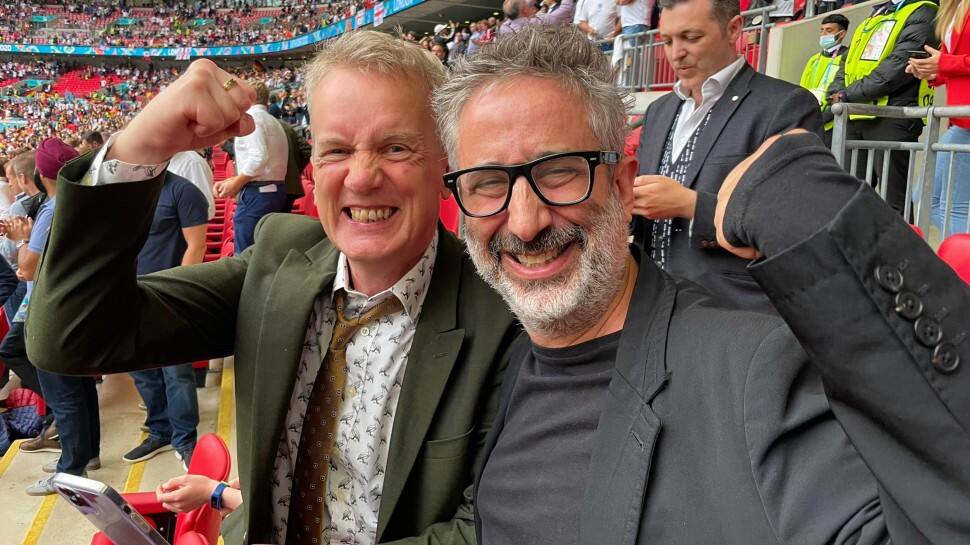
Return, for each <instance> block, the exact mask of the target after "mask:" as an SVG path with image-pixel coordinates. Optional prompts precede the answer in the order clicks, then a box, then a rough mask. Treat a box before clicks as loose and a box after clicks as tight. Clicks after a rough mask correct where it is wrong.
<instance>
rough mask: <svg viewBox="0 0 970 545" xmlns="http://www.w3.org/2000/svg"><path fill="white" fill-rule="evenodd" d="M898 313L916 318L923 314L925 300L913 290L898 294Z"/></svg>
mask: <svg viewBox="0 0 970 545" xmlns="http://www.w3.org/2000/svg"><path fill="white" fill-rule="evenodd" d="M896 313H897V314H899V315H900V316H902V317H903V318H906V319H907V320H915V319H917V318H919V315H920V314H923V300H922V299H920V298H919V296H917V295H916V294H915V293H913V292H911V291H904V292H900V293H899V294H897V295H896Z"/></svg>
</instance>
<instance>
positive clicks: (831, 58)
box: [799, 13, 849, 148]
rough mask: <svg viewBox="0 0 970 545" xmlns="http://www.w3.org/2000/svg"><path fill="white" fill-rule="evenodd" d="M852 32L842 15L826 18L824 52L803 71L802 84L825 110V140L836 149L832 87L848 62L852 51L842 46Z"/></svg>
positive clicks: (821, 32) (821, 42)
mask: <svg viewBox="0 0 970 545" xmlns="http://www.w3.org/2000/svg"><path fill="white" fill-rule="evenodd" d="M848 32H849V20H848V19H847V18H846V17H845V16H844V15H842V14H840V13H833V14H831V15H826V16H825V18H824V19H822V27H821V29H820V30H819V37H818V45H819V46H820V47H821V48H822V49H821V51H819V52H818V53H816V54H814V55H812V56H811V57H809V59H808V62H807V63H805V69H804V70H803V71H802V79H801V81H800V83H799V85H801V86H802V87H804V88H806V89H808V90H809V91H811V93H812V94H813V95H815V98H817V99H818V102H819V104H820V105H821V108H822V122H823V123H825V133H824V134H823V140H824V141H825V145H826V146H827V147H830V148H831V147H832V126H833V125H834V124H835V123H834V121H833V119H834V117H835V116H834V115H833V114H832V107H831V105H830V104H829V94H828V90H829V85H831V84H832V81H833V80H834V79H835V74H836V73H837V72H838V71H839V68H840V67H841V66H842V62H843V61H844V60H845V54H846V53H848V52H849V48H848V47H846V46H845V45H842V40H844V39H845V38H846V36H847V35H848Z"/></svg>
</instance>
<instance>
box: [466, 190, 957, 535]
mask: <svg viewBox="0 0 970 545" xmlns="http://www.w3.org/2000/svg"><path fill="white" fill-rule="evenodd" d="M639 260H640V263H641V267H640V273H639V277H638V279H637V285H636V288H635V291H634V295H633V301H632V302H631V305H630V309H631V310H630V312H629V314H628V315H627V319H626V323H625V326H624V329H623V333H622V336H621V339H620V343H619V347H618V350H617V359H616V366H615V369H614V372H613V377H612V379H611V382H610V385H609V395H608V399H607V401H606V403H605V404H604V409H603V413H602V415H601V416H600V421H599V427H598V430H597V432H596V433H597V437H596V440H595V441H594V442H593V444H594V445H596V446H595V447H594V450H593V452H592V455H591V462H590V473H589V476H588V481H587V483H586V491H585V496H584V499H583V509H582V515H581V520H580V532H579V541H578V542H579V543H580V544H582V545H603V544H609V545H632V544H635V543H636V544H640V543H642V544H645V545H668V544H670V545H673V544H679V545H706V544H712V543H718V544H725V545H753V544H759V545H760V544H769V543H770V544H806V545H815V544H819V545H821V544H853V545H867V544H872V545H876V544H879V545H884V544H886V543H890V542H891V543H895V544H924V543H926V544H929V543H934V544H950V543H966V542H967V539H968V536H970V518H968V516H967V513H970V456H968V455H967V453H970V433H968V430H970V395H967V392H968V391H970V370H968V369H967V368H966V366H967V365H970V343H968V342H962V343H959V342H958V341H959V340H960V339H963V338H965V337H966V330H967V329H968V327H970V289H968V288H967V286H966V285H965V284H964V283H963V282H962V281H961V280H960V279H959V278H958V277H957V276H956V275H955V274H954V273H953V271H952V270H950V269H949V268H948V267H947V266H946V265H945V264H943V263H942V262H940V261H939V260H938V259H937V258H936V257H935V256H934V255H933V252H932V250H931V249H930V248H929V246H927V245H926V244H925V243H924V242H923V241H922V240H921V239H920V238H919V237H917V236H916V235H915V234H913V233H912V232H911V231H910V230H909V228H908V226H906V224H905V223H903V222H902V220H901V219H900V218H899V217H898V215H897V214H895V213H893V212H892V210H890V209H889V208H888V207H886V205H885V204H884V203H883V202H881V201H880V200H879V198H878V197H877V196H876V195H875V194H874V193H873V192H872V190H871V189H869V188H868V187H862V188H860V190H859V192H858V193H857V194H856V196H855V197H854V198H853V199H852V200H851V201H850V202H849V203H848V204H847V205H846V206H845V207H844V208H843V210H842V211H841V212H840V214H839V216H838V217H837V218H836V219H835V220H833V221H832V222H830V223H829V224H828V225H827V226H826V227H825V228H824V229H822V230H821V231H819V232H818V233H817V234H816V235H814V236H812V237H811V238H810V239H808V240H806V241H803V242H802V243H800V244H798V245H796V246H794V247H792V248H790V249H789V250H787V251H786V252H784V253H782V254H779V255H777V256H775V257H773V258H771V259H769V260H766V261H763V262H761V263H759V264H757V265H755V266H753V267H752V269H751V271H752V274H753V276H754V277H755V278H756V279H757V280H758V282H759V283H761V285H762V286H764V289H765V292H766V293H767V295H768V296H769V297H770V299H771V302H772V303H773V304H774V305H775V306H776V307H777V309H778V311H779V313H780V314H781V316H783V317H784V319H785V320H786V321H787V323H788V325H786V324H785V323H783V322H782V321H781V319H780V318H779V317H777V316H773V315H770V314H761V313H755V312H744V311H737V310H726V309H724V308H722V307H720V306H719V305H718V304H717V303H715V302H714V301H713V300H712V299H710V298H709V297H708V296H707V295H706V294H705V293H704V291H703V290H701V289H699V288H697V287H696V286H695V285H693V284H692V283H690V282H685V281H675V280H674V279H673V278H672V277H670V276H668V275H667V274H665V273H663V272H661V271H659V270H658V269H657V268H656V267H655V266H652V265H651V264H650V261H649V257H648V256H646V255H640V256H639ZM887 266H891V267H896V268H898V269H901V270H902V272H901V273H900V275H899V278H901V280H902V289H903V290H911V291H914V292H919V293H921V295H920V297H921V300H922V303H923V305H924V306H925V310H924V311H923V314H924V315H925V316H935V317H936V318H935V319H938V323H939V327H940V328H941V329H942V331H943V339H944V340H945V341H946V342H950V343H954V344H955V346H954V347H952V352H951V355H953V356H956V357H958V358H961V359H962V360H963V361H962V362H958V364H957V368H956V370H955V371H951V372H949V373H947V372H945V370H944V369H943V367H945V366H944V365H943V364H942V363H940V361H939V360H937V363H935V364H934V363H933V359H932V355H933V350H932V349H930V348H927V347H926V346H924V345H923V344H922V342H921V340H920V339H925V335H926V334H927V332H926V331H925V330H923V331H922V333H919V332H918V331H920V328H919V327H917V328H915V329H914V323H913V320H910V319H907V318H904V317H903V316H901V315H900V314H898V313H897V312H896V311H895V310H894V309H895V303H894V300H893V297H894V293H893V292H892V291H891V290H889V289H887V287H884V286H887V280H886V278H887V277H886V276H885V275H884V274H882V273H880V274H882V276H881V278H882V280H881V281H877V280H876V279H875V278H876V276H875V274H876V272H875V271H876V270H882V271H885V269H880V267H887ZM896 272H899V271H896ZM789 326H790V327H791V329H789ZM796 339H797V340H796ZM799 341H800V343H801V345H802V346H804V347H805V351H803V349H802V348H801V346H800V345H799ZM523 348H524V349H526V350H527V349H528V347H527V346H525V347H520V348H519V350H518V353H519V355H521V354H522V352H523V351H524V350H523ZM948 350H949V349H948ZM806 351H807V353H808V354H810V355H811V357H812V359H811V362H810V361H809V358H808V356H807V355H806ZM521 360H522V358H521V357H516V359H515V360H513V361H512V362H511V363H510V365H509V369H508V374H507V375H506V376H507V379H506V381H505V385H504V386H503V392H502V394H501V401H500V409H499V411H498V417H497V419H496V422H495V425H494V426H493V428H492V430H491V432H490V434H489V437H488V438H487V439H486V443H485V452H486V453H490V452H491V450H492V449H493V448H494V446H495V442H496V439H497V437H498V434H499V433H500V432H501V430H502V428H503V426H504V423H505V418H506V414H507V408H508V399H509V396H510V393H511V390H512V387H513V386H514V383H515V377H516V376H517V374H518V372H519V368H520V365H521ZM949 361H950V363H951V364H952V362H953V360H952V359H951V360H949ZM483 468H484V465H480V466H479V469H478V475H479V476H480V475H481V473H482V469H483ZM477 484H478V483H477V482H476V485H477ZM522 509H529V506H526V505H524V506H522ZM477 530H478V533H479V534H478V535H479V538H481V522H480V520H479V521H477ZM480 542H481V541H480ZM484 545H504V544H493V543H485V544H484Z"/></svg>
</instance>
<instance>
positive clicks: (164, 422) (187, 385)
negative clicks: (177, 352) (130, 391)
mask: <svg viewBox="0 0 970 545" xmlns="http://www.w3.org/2000/svg"><path fill="white" fill-rule="evenodd" d="M130 374H131V377H132V378H133V379H135V388H137V389H138V393H139V394H141V398H142V399H143V400H145V407H146V408H147V409H148V418H147V420H146V424H147V425H148V435H149V436H150V437H151V438H152V439H155V440H157V441H161V442H163V443H171V444H172V446H173V447H175V448H176V449H177V450H181V449H184V448H186V447H193V446H195V440H196V433H197V432H196V429H197V428H198V427H199V397H198V395H197V394H196V392H195V372H194V371H193V370H192V364H191V363H186V364H183V365H171V366H168V367H162V368H160V369H149V370H147V371H134V372H132V373H130Z"/></svg>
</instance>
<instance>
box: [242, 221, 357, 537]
mask: <svg viewBox="0 0 970 545" xmlns="http://www.w3.org/2000/svg"><path fill="white" fill-rule="evenodd" d="M338 255H339V253H338V252H337V250H336V248H334V246H333V245H332V244H331V243H330V242H329V241H328V240H326V239H324V240H322V241H321V242H320V243H318V244H317V245H316V246H314V247H313V248H311V249H310V250H309V251H307V253H306V254H303V253H300V252H298V251H296V250H290V252H289V253H288V254H287V256H286V258H285V259H284V260H283V263H282V264H281V265H280V267H279V269H277V271H276V275H275V277H274V278H273V281H272V284H271V285H270V288H269V291H268V293H267V294H266V307H265V311H264V312H263V319H262V324H261V326H260V331H259V332H252V333H251V334H257V335H259V339H260V340H259V347H258V349H257V355H256V365H255V366H254V367H255V371H254V381H253V383H254V386H253V399H254V406H256V403H258V410H254V411H253V412H254V413H255V414H253V416H252V419H253V430H252V437H253V441H252V447H251V457H250V459H251V460H252V468H251V471H250V476H249V477H250V480H249V482H250V483H251V485H252V486H250V487H249V490H250V491H251V494H249V496H250V497H248V498H245V500H244V501H245V502H246V505H254V506H255V505H257V504H256V503H253V498H268V497H269V494H270V487H269V483H270V482H271V478H272V470H273V460H274V459H275V457H276V449H277V447H278V445H279V438H280V432H281V426H282V424H283V421H284V419H285V417H286V413H287V410H288V408H289V401H290V396H291V395H292V393H293V382H294V381H295V380H296V372H297V369H298V368H299V365H300V357H301V356H302V354H303V342H304V340H305V338H306V331H307V324H308V323H309V320H310V314H311V312H312V310H313V303H314V301H315V300H316V298H317V296H318V295H319V294H320V293H323V291H324V290H325V289H326V288H327V286H329V285H331V284H332V283H333V278H334V276H335V273H336V268H337V256H338ZM258 504H259V506H264V505H268V503H267V502H266V501H260V502H258ZM269 511H270V510H268V509H261V508H260V507H255V508H254V509H252V510H251V511H250V514H251V526H250V527H251V528H254V529H261V530H266V531H269V528H272V525H271V524H270V522H269V521H270V516H271V513H270V512H269Z"/></svg>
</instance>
